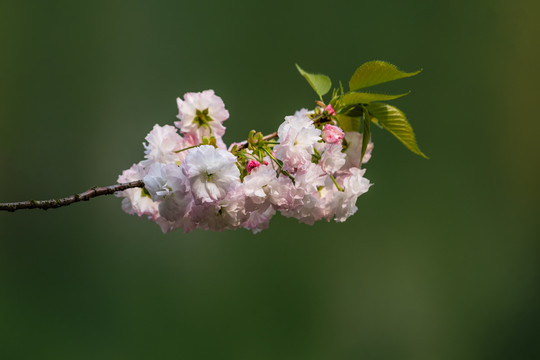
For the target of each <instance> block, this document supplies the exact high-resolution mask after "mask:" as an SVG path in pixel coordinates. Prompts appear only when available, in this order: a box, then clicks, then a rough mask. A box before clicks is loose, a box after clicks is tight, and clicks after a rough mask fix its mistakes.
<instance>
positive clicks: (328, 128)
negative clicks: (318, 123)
mask: <svg viewBox="0 0 540 360" xmlns="http://www.w3.org/2000/svg"><path fill="white" fill-rule="evenodd" d="M328 106H330V105H328ZM343 136H345V133H344V132H343V130H341V129H340V128H339V127H337V126H334V125H330V124H326V125H324V128H323V131H322V138H323V140H324V141H326V142H327V143H329V144H339V143H340V142H341V139H343Z"/></svg>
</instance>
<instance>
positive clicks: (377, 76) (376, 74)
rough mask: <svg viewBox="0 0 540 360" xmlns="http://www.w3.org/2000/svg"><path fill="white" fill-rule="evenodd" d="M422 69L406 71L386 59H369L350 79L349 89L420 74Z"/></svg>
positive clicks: (353, 89) (354, 89) (352, 89)
mask: <svg viewBox="0 0 540 360" xmlns="http://www.w3.org/2000/svg"><path fill="white" fill-rule="evenodd" d="M420 71H422V70H418V71H415V72H411V73H406V72H403V71H400V70H398V68H397V67H396V66H395V65H392V64H390V63H387V62H384V61H369V62H367V63H365V64H363V65H360V67H359V68H358V69H356V71H355V72H354V74H353V76H352V77H351V80H349V89H350V90H351V91H356V90H359V89H363V88H367V87H370V86H373V85H378V84H382V83H385V82H389V81H393V80H398V79H402V78H406V77H410V76H414V75H416V74H418V73H419V72H420Z"/></svg>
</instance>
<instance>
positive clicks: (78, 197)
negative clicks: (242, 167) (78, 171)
mask: <svg viewBox="0 0 540 360" xmlns="http://www.w3.org/2000/svg"><path fill="white" fill-rule="evenodd" d="M277 136H278V134H277V131H276V132H273V133H271V134H268V135H265V136H263V140H265V141H267V140H270V139H273V138H275V137H277ZM234 145H236V146H237V149H238V150H240V149H244V148H247V146H248V142H247V141H242V142H239V143H233V144H231V146H230V147H229V150H230V149H232V147H233V146H234ZM138 187H139V188H142V187H144V182H143V181H142V180H138V181H132V182H129V183H125V184H116V185H111V186H104V187H93V188H91V189H89V190H86V191H85V192H82V193H80V194H75V195H71V196H68V197H65V198H62V199H50V200H39V201H36V200H28V201H20V202H13V203H0V211H9V212H14V211H16V210H22V209H43V210H47V209H54V208H59V207H62V206H67V205H71V204H73V203H76V202H79V201H88V200H90V199H91V198H94V197H96V196H101V195H111V194H114V193H115V192H117V191H122V190H126V189H131V188H138Z"/></svg>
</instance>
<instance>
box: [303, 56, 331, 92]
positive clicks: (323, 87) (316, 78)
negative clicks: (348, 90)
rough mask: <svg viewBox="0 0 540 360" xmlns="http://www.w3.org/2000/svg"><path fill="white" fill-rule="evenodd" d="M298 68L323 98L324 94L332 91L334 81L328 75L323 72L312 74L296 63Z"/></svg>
mask: <svg viewBox="0 0 540 360" xmlns="http://www.w3.org/2000/svg"><path fill="white" fill-rule="evenodd" d="M295 65H296V68H297V69H298V72H300V74H301V75H302V76H303V77H305V78H306V80H307V82H308V83H309V85H311V87H312V88H313V90H315V92H316V93H317V94H318V95H319V96H320V97H321V98H322V96H323V95H324V94H326V93H327V92H328V91H330V88H331V87H332V81H331V80H330V78H329V77H328V76H326V75H322V74H310V73H307V72H305V71H304V70H302V68H301V67H300V66H298V64H295Z"/></svg>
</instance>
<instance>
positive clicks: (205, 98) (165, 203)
mask: <svg viewBox="0 0 540 360" xmlns="http://www.w3.org/2000/svg"><path fill="white" fill-rule="evenodd" d="M320 110H326V111H327V112H328V108H327V109H320ZM178 111H179V113H178V119H179V121H176V122H175V126H176V127H173V126H170V125H164V126H160V125H155V126H154V128H153V129H152V130H151V131H150V133H149V134H148V135H147V136H146V138H145V140H146V142H145V143H143V145H144V149H145V151H144V154H145V158H144V159H143V160H142V161H140V162H139V163H137V164H134V165H133V166H132V167H131V168H129V169H127V170H124V171H123V173H122V174H121V175H120V176H119V177H118V182H119V183H125V182H130V181H135V180H143V182H144V184H145V186H144V188H142V189H141V188H132V189H128V190H124V191H122V192H120V193H118V196H120V197H122V198H123V200H122V209H123V210H124V211H126V212H127V213H129V214H136V215H138V216H139V217H142V216H145V217H148V218H149V219H151V220H153V221H154V222H156V223H157V224H158V225H159V226H160V227H161V229H162V231H163V232H169V231H172V230H175V229H178V228H181V229H183V230H184V231H185V232H189V231H192V230H194V229H197V228H198V229H203V230H211V231H223V230H226V229H238V228H246V229H249V230H252V231H253V232H258V231H260V230H262V229H265V228H267V227H268V225H269V222H270V220H271V218H272V217H273V216H274V215H275V214H276V213H278V212H279V213H281V214H282V215H284V216H286V217H292V218H296V219H298V220H299V221H300V222H303V223H307V224H313V223H314V222H316V221H318V220H322V219H325V220H327V221H331V220H335V221H338V222H343V221H345V220H346V219H347V218H348V217H349V216H351V215H353V214H354V213H355V212H356V211H357V207H356V201H357V199H358V197H359V196H360V195H362V194H363V193H365V192H366V191H368V189H369V187H370V186H371V184H370V182H369V181H368V180H367V179H366V178H365V177H364V173H365V170H364V169H362V164H363V163H365V162H366V161H367V160H369V158H370V157H371V151H372V148H373V145H372V143H370V144H369V145H368V148H367V151H366V154H365V155H364V156H363V158H362V157H361V148H362V135H361V134H359V133H357V132H344V131H343V130H342V129H341V128H339V127H338V126H337V124H336V123H335V122H333V123H327V124H325V125H324V126H322V125H320V124H316V123H315V122H314V120H313V117H314V112H310V111H308V110H305V109H302V110H299V111H297V112H296V113H295V114H294V115H292V116H286V117H285V121H284V122H283V123H282V124H281V125H280V126H279V129H278V131H277V134H278V139H277V143H273V144H272V146H271V147H270V150H269V151H268V155H267V156H265V157H264V158H260V157H257V158H256V159H255V156H254V154H248V155H249V156H250V158H249V160H247V158H246V160H245V161H240V160H239V157H238V154H237V153H235V154H233V153H231V152H230V151H228V150H226V149H227V148H226V146H225V143H224V142H223V140H222V136H223V135H224V133H225V127H223V122H224V121H225V120H227V118H228V116H229V113H228V111H227V110H226V109H225V105H224V104H223V101H222V100H221V98H219V97H218V96H216V95H215V93H214V92H213V91H212V90H206V91H203V92H200V93H187V94H185V95H184V98H183V99H180V98H179V99H178ZM332 111H333V109H332ZM210 136H212V137H214V138H215V139H216V145H215V146H214V145H204V144H208V142H205V140H204V139H205V138H208V137H210ZM246 151H248V150H246ZM248 152H249V151H248Z"/></svg>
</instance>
